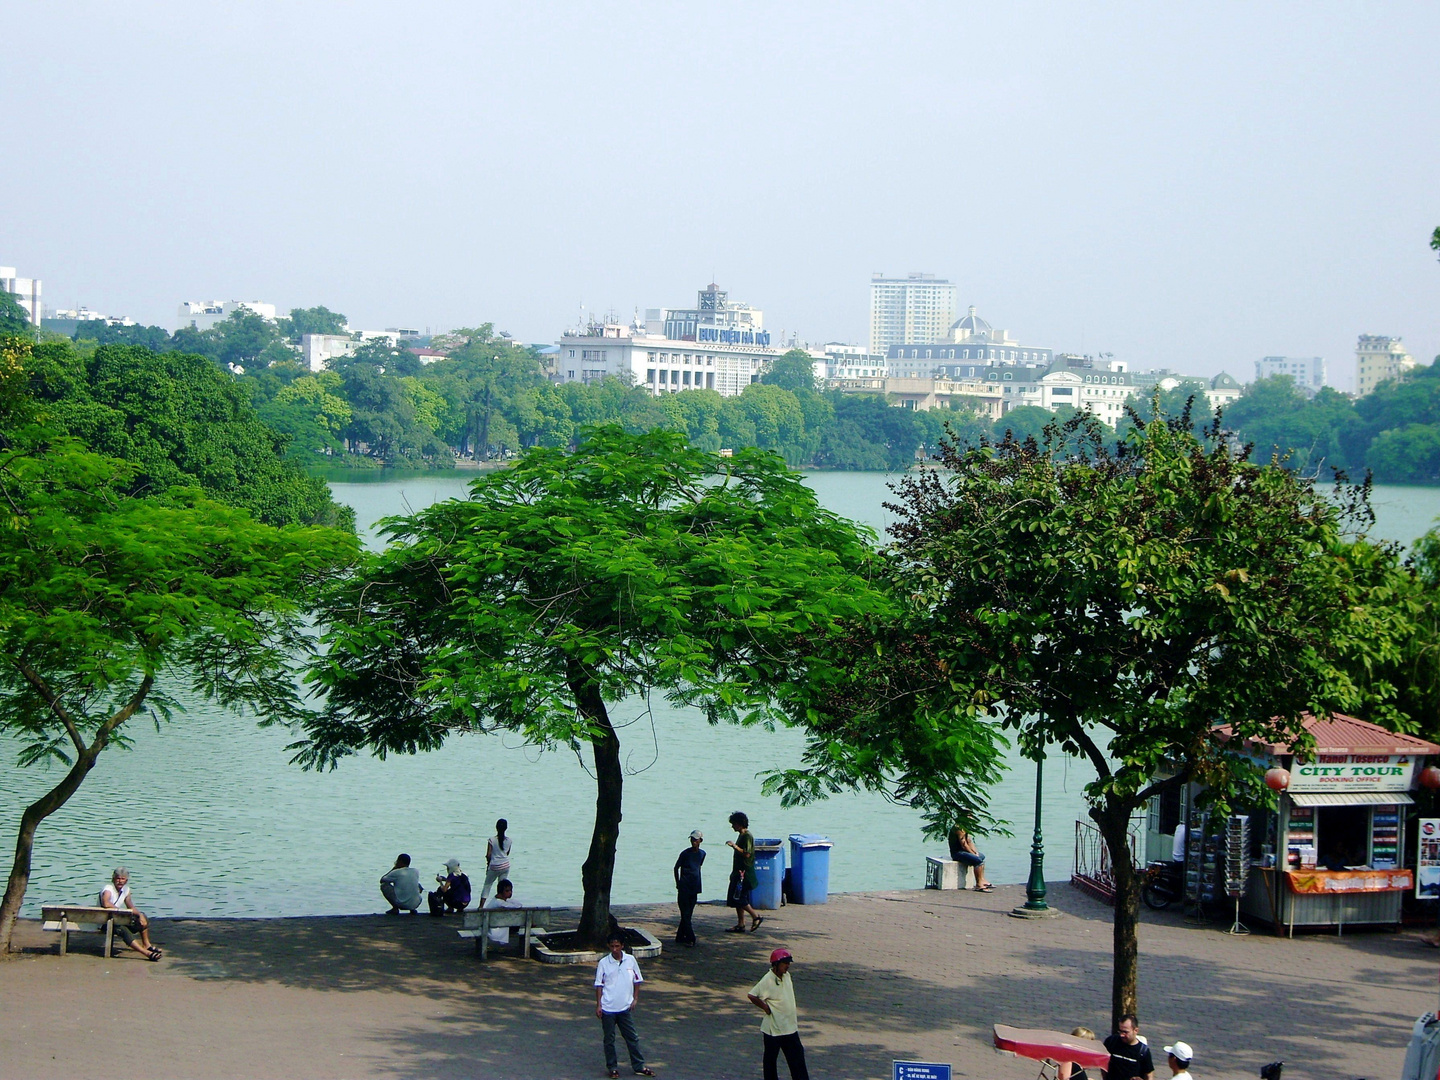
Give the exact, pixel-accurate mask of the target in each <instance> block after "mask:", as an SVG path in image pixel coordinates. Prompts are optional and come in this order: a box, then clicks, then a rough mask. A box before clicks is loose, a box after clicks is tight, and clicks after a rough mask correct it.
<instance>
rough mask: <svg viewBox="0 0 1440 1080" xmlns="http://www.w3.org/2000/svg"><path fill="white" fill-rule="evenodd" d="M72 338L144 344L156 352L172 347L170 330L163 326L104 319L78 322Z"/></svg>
mask: <svg viewBox="0 0 1440 1080" xmlns="http://www.w3.org/2000/svg"><path fill="white" fill-rule="evenodd" d="M71 339H72V340H74V341H93V342H95V344H96V345H143V346H144V347H145V348H147V349H153V350H154V351H155V352H165V351H166V350H167V349H169V348H170V331H168V330H166V329H165V328H164V327H163V326H115V325H112V324H111V323H109V322H107V321H106V320H104V319H86V320H85V321H83V322H80V323H77V324H76V326H75V333H74V334H72V335H71Z"/></svg>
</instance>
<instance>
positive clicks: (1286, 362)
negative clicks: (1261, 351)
mask: <svg viewBox="0 0 1440 1080" xmlns="http://www.w3.org/2000/svg"><path fill="white" fill-rule="evenodd" d="M1273 375H1289V376H1290V378H1292V379H1294V380H1295V386H1296V387H1297V388H1298V389H1299V390H1300V391H1301V392H1302V393H1304V395H1305V396H1306V397H1314V396H1315V395H1316V393H1318V392H1319V390H1320V388H1321V387H1322V386H1324V385H1325V358H1324V357H1323V356H1264V357H1261V358H1260V359H1259V360H1256V361H1255V378H1256V379H1268V378H1270V377H1271V376H1273Z"/></svg>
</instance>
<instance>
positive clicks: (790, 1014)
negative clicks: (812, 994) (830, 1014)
mask: <svg viewBox="0 0 1440 1080" xmlns="http://www.w3.org/2000/svg"><path fill="white" fill-rule="evenodd" d="M793 960H794V957H792V956H791V955H790V950H789V949H776V950H775V951H774V952H772V953H771V954H770V970H769V971H767V972H766V973H765V975H764V976H763V977H762V978H761V979H760V981H759V982H758V983H756V984H755V985H754V986H752V987H751V988H750V993H749V994H748V995H746V996H747V997H749V998H750V1004H751V1005H754V1006H755V1007H756V1008H757V1009H759V1010H760V1011H761V1012H763V1013H764V1014H765V1019H763V1020H761V1021H760V1034H761V1037H762V1038H764V1040H765V1058H764V1068H765V1080H780V1073H779V1069H778V1068H777V1063H778V1060H779V1057H780V1055H781V1054H782V1053H783V1054H784V1055H785V1065H786V1067H787V1068H789V1070H790V1080H810V1073H809V1071H808V1070H807V1069H806V1068H805V1047H804V1046H802V1045H801V1043H800V1025H799V1022H798V1018H797V1016H796V1009H795V982H794V980H793V979H791V978H790V964H791V962H792V961H793Z"/></svg>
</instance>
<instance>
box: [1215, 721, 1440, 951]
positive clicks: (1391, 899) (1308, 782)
mask: <svg viewBox="0 0 1440 1080" xmlns="http://www.w3.org/2000/svg"><path fill="white" fill-rule="evenodd" d="M1305 727H1306V730H1307V731H1309V732H1310V734H1311V735H1312V736H1313V737H1314V739H1315V751H1314V753H1313V755H1312V756H1311V757H1309V758H1306V759H1300V760H1297V759H1296V758H1295V757H1294V756H1293V755H1290V754H1288V753H1286V749H1287V748H1286V747H1283V746H1276V745H1267V744H1263V743H1255V742H1250V743H1247V744H1246V749H1247V751H1248V752H1251V753H1255V754H1257V755H1259V756H1260V757H1261V760H1262V762H1264V763H1266V764H1268V765H1269V766H1270V771H1269V772H1268V773H1267V774H1266V782H1267V783H1268V784H1270V785H1271V787H1273V788H1275V789H1276V790H1277V791H1279V792H1280V798H1279V808H1278V810H1277V811H1276V812H1275V813H1274V814H1272V815H1270V817H1271V820H1270V821H1269V822H1267V827H1266V828H1265V829H1264V830H1263V831H1262V835H1263V836H1264V837H1266V838H1267V839H1268V840H1269V842H1268V843H1266V844H1264V847H1263V849H1262V850H1261V851H1260V852H1259V853H1258V858H1255V859H1254V862H1253V864H1252V866H1251V868H1250V873H1249V883H1248V887H1247V888H1246V889H1245V890H1244V896H1243V898H1242V899H1241V902H1240V908H1241V911H1243V912H1244V914H1246V915H1248V916H1250V917H1251V918H1252V919H1262V920H1264V921H1266V922H1269V923H1271V924H1272V926H1273V927H1274V929H1275V932H1276V933H1277V934H1279V933H1288V934H1290V935H1293V934H1294V932H1295V928H1296V927H1297V926H1298V927H1326V928H1330V927H1333V928H1335V929H1336V930H1337V931H1338V932H1343V930H1344V928H1345V927H1346V926H1354V925H1356V924H1371V925H1375V924H1391V925H1394V924H1398V923H1399V922H1400V905H1401V898H1402V894H1403V893H1404V892H1405V891H1406V890H1409V889H1412V888H1414V886H1415V879H1414V874H1413V873H1412V870H1411V869H1410V868H1408V867H1405V866H1403V865H1402V857H1403V853H1404V851H1405V832H1404V830H1405V810H1406V807H1408V806H1410V805H1412V804H1413V802H1414V800H1413V799H1412V798H1411V796H1410V790H1411V788H1412V787H1413V785H1414V783H1415V780H1416V777H1417V775H1418V774H1419V772H1420V766H1421V765H1422V764H1423V759H1424V758H1425V757H1426V756H1427V755H1432V754H1440V746H1437V745H1435V744H1434V743H1430V742H1426V741H1425V740H1424V739H1417V738H1414V737H1412V736H1409V735H1397V734H1395V733H1394V732H1391V731H1386V730H1385V729H1384V728H1381V727H1379V726H1377V725H1375V724H1371V723H1367V722H1366V721H1364V720H1357V719H1355V718H1354V717H1350V716H1342V715H1339V714H1336V715H1335V716H1333V717H1331V718H1330V719H1329V720H1319V719H1316V718H1315V717H1307V718H1306V721H1305Z"/></svg>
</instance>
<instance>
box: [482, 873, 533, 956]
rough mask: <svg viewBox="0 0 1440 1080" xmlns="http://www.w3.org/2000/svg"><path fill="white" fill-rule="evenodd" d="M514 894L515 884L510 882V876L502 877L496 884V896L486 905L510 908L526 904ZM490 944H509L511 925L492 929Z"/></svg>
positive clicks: (488, 906)
mask: <svg viewBox="0 0 1440 1080" xmlns="http://www.w3.org/2000/svg"><path fill="white" fill-rule="evenodd" d="M514 895H515V886H514V885H512V884H511V883H510V879H509V878H501V879H500V883H499V884H498V885H496V886H495V897H494V899H492V900H489V901H487V902H486V904H485V906H486V907H487V908H507V907H508V908H517V907H524V906H525V905H524V904H522V903H520V901H519V900H516V899H513V897H514ZM490 944H492V945H509V944H510V927H508V926H497V927H495V928H494V929H493V930H491V931H490Z"/></svg>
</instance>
